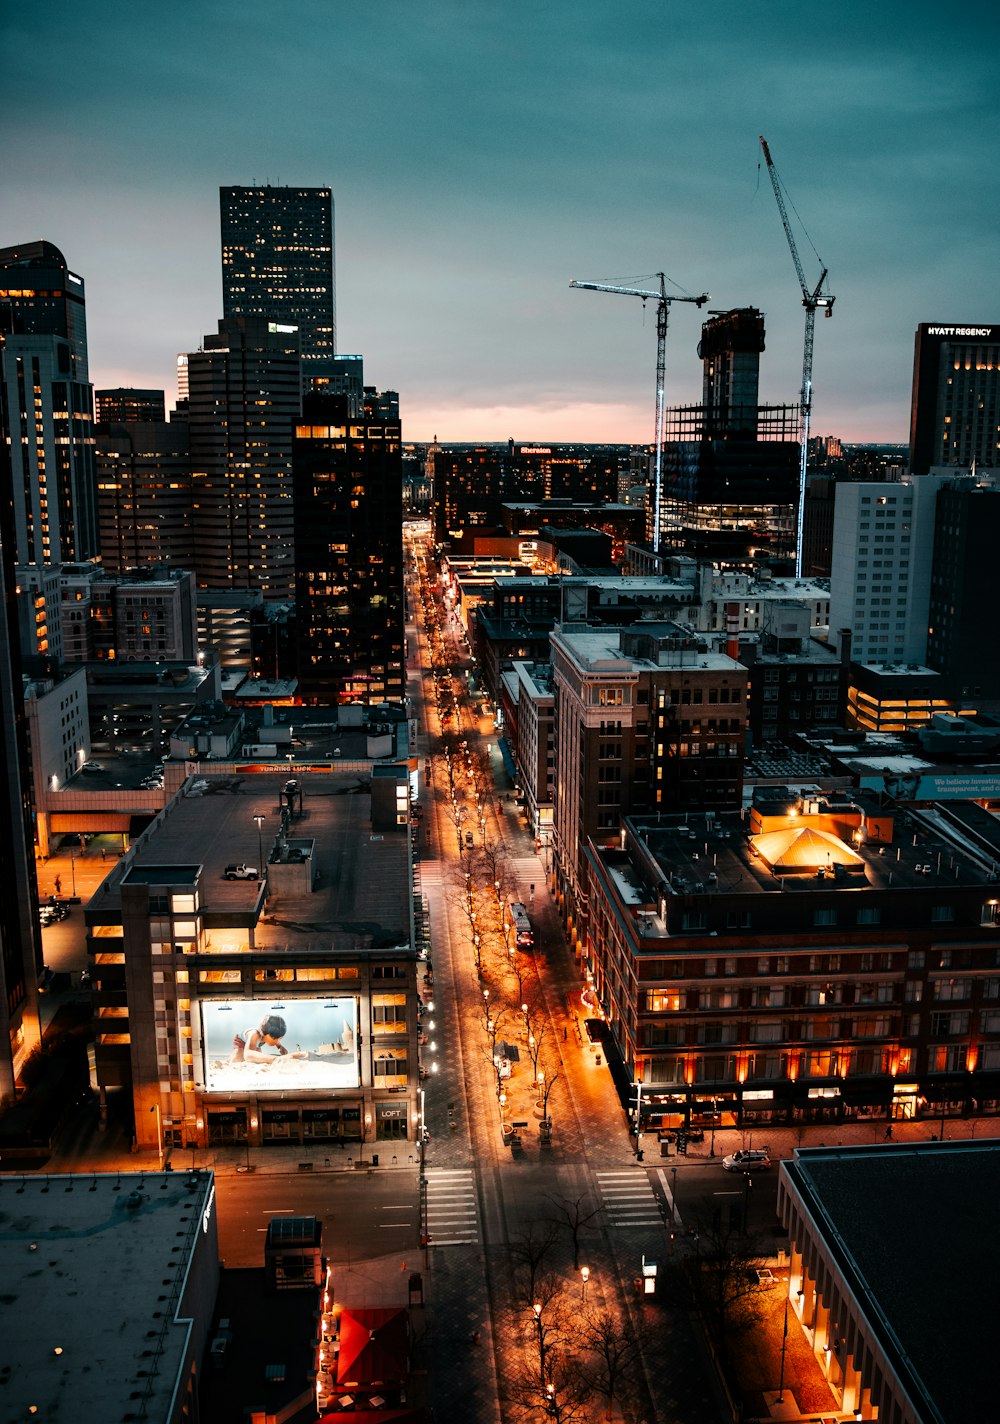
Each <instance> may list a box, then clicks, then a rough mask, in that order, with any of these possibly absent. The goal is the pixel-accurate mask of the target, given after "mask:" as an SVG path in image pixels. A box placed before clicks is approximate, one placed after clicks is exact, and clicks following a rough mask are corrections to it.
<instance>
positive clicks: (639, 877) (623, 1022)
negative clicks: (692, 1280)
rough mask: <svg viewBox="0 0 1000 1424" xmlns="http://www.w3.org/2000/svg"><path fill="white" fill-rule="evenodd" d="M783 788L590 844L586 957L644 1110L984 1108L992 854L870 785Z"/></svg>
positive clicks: (996, 1093)
mask: <svg viewBox="0 0 1000 1424" xmlns="http://www.w3.org/2000/svg"><path fill="white" fill-rule="evenodd" d="M782 791H783V788H770V790H768V791H764V790H763V789H760V790H758V792H757V793H755V797H754V803H753V806H752V807H751V810H750V814H749V816H748V817H742V816H727V815H725V814H722V815H715V816H713V815H711V814H709V815H707V816H706V815H698V816H697V817H695V816H688V817H687V818H684V819H682V818H679V817H676V816H675V817H670V818H664V819H662V820H660V821H656V820H653V819H652V818H650V817H644V818H634V819H630V820H629V821H627V822H626V824H625V828H624V832H623V837H622V841H621V842H620V843H617V844H615V845H610V844H608V843H604V844H602V843H601V840H600V839H599V838H598V837H594V836H592V837H590V839H589V841H588V844H587V847H586V852H585V858H586V875H587V881H586V894H587V897H588V905H589V916H588V928H589V933H588V938H587V942H586V962H587V967H588V969H589V970H590V974H591V977H592V979H593V984H594V991H595V994H596V995H597V998H598V1000H599V1002H600V1004H601V1007H602V1009H603V1011H604V1012H605V1013H606V1015H607V1017H608V1019H609V1022H610V1025H611V1028H610V1030H609V1033H610V1036H611V1039H612V1040H613V1041H614V1042H615V1043H616V1044H617V1051H618V1053H619V1054H620V1057H621V1060H622V1063H623V1065H624V1067H623V1070H622V1072H623V1075H624V1080H625V1081H627V1082H628V1083H632V1084H634V1083H635V1082H637V1081H639V1080H641V1081H642V1083H643V1094H642V1096H643V1103H644V1111H648V1113H649V1114H650V1115H651V1116H653V1117H659V1116H661V1115H664V1114H681V1115H682V1116H683V1117H684V1119H685V1120H690V1118H691V1116H692V1115H705V1114H707V1113H709V1112H710V1111H711V1112H722V1113H724V1114H732V1120H733V1121H734V1122H735V1123H737V1124H740V1125H745V1126H748V1127H749V1126H752V1125H753V1124H754V1123H761V1122H763V1123H766V1122H782V1121H800V1122H809V1121H826V1120H830V1121H831V1122H837V1121H843V1120H844V1119H845V1118H855V1117H861V1118H865V1117H868V1116H872V1115H875V1116H881V1117H885V1116H886V1115H891V1116H894V1117H903V1118H909V1117H926V1118H928V1119H932V1120H933V1119H935V1118H937V1119H939V1120H942V1121H943V1120H944V1119H945V1118H947V1117H949V1116H954V1117H961V1116H965V1115H966V1114H968V1113H969V1112H972V1111H984V1112H992V1111H994V1110H995V1109H996V1105H997V1102H998V1100H1000V1014H998V1012H997V1010H996V1004H997V1002H998V1001H1000V999H998V996H1000V968H998V966H1000V928H998V920H1000V915H998V899H1000V896H998V886H997V879H996V860H995V852H993V854H992V855H991V849H990V848H989V847H984V848H983V849H981V850H980V849H977V848H975V847H974V846H973V845H972V844H971V841H970V838H969V837H968V836H967V835H963V833H962V831H961V828H960V827H957V826H956V827H955V828H953V829H949V828H948V826H947V825H945V824H944V823H943V822H942V821H940V820H936V819H934V818H930V819H928V820H927V821H926V823H925V822H924V820H923V819H922V818H921V819H914V818H913V817H912V815H910V814H909V813H908V814H907V817H906V820H905V824H903V823H902V821H901V820H899V819H897V818H896V816H895V814H894V812H893V810H892V809H886V810H883V809H881V808H880V806H879V802H878V800H877V799H876V798H875V797H873V796H871V794H870V793H869V794H865V795H860V796H853V797H852V796H851V795H850V793H841V794H840V795H839V796H838V795H836V794H833V793H831V794H828V795H812V796H810V795H808V794H804V795H802V796H796V795H794V794H789V793H788V792H787V790H784V794H781V793H782ZM713 1104H714V1107H712V1106H710V1105H713ZM651 1125H654V1126H655V1125H656V1124H655V1123H653V1124H651Z"/></svg>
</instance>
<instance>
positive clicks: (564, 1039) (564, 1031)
mask: <svg viewBox="0 0 1000 1424" xmlns="http://www.w3.org/2000/svg"><path fill="white" fill-rule="evenodd" d="M565 1041H566V1026H565V1024H564V1025H563V1042H564V1043H565Z"/></svg>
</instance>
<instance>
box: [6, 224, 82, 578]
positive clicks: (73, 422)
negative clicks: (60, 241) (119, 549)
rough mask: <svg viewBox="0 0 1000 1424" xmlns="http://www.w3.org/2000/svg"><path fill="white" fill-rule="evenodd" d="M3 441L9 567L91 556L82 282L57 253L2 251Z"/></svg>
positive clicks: (49, 249)
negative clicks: (10, 514) (9, 505)
mask: <svg viewBox="0 0 1000 1424" xmlns="http://www.w3.org/2000/svg"><path fill="white" fill-rule="evenodd" d="M0 382H2V384H3V387H4V400H3V428H2V432H0V433H2V438H3V439H4V441H5V442H6V444H7V446H8V448H9V450H10V455H11V481H12V484H11V497H12V500H13V506H14V532H13V551H12V555H11V557H12V562H14V561H15V560H16V562H17V563H18V564H33V565H37V564H50V563H61V562H62V561H63V560H67V559H70V560H72V559H89V558H93V557H94V556H95V555H96V554H97V552H98V536H97V500H96V484H95V478H94V449H93V438H94V437H93V392H92V390H91V387H90V385H89V383H88V378H87V324H86V314H85V306H84V284H83V279H82V278H81V277H78V276H76V275H75V273H72V272H70V271H69V269H68V268H67V266H66V261H65V259H64V257H63V255H62V253H61V252H60V251H59V250H58V248H56V247H53V246H52V244H51V243H50V242H32V243H27V244H24V245H22V246H19V247H6V248H3V249H0Z"/></svg>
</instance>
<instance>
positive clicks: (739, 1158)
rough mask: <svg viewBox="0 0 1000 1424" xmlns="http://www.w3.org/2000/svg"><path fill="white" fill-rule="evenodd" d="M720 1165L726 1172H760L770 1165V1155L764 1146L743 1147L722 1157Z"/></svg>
mask: <svg viewBox="0 0 1000 1424" xmlns="http://www.w3.org/2000/svg"><path fill="white" fill-rule="evenodd" d="M722 1165H723V1167H724V1168H725V1169H726V1171H727V1172H762V1171H763V1170H764V1168H765V1167H770V1165H771V1156H770V1153H769V1152H768V1150H767V1148H766V1147H750V1148H744V1149H743V1150H742V1151H740V1152H732V1153H730V1155H729V1156H728V1157H723V1159H722Z"/></svg>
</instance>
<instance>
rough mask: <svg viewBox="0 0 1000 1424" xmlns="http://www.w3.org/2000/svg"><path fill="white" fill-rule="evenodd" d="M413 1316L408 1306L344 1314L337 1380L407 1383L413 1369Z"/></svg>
mask: <svg viewBox="0 0 1000 1424" xmlns="http://www.w3.org/2000/svg"><path fill="white" fill-rule="evenodd" d="M409 1330H410V1322H409V1317H408V1316H407V1313H406V1311H405V1310H404V1309H401V1308H399V1307H397V1308H390V1309H372V1310H354V1309H348V1308H347V1307H345V1308H344V1310H343V1311H342V1312H341V1316H340V1354H339V1355H338V1356H337V1384H338V1386H339V1385H345V1384H348V1383H350V1384H352V1385H354V1386H355V1387H359V1388H364V1387H365V1386H367V1385H370V1384H376V1383H377V1384H382V1385H386V1386H388V1387H390V1388H391V1387H392V1386H393V1385H394V1384H404V1383H405V1382H406V1377H407V1374H408V1372H409V1361H408V1355H409Z"/></svg>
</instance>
